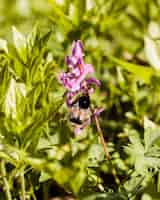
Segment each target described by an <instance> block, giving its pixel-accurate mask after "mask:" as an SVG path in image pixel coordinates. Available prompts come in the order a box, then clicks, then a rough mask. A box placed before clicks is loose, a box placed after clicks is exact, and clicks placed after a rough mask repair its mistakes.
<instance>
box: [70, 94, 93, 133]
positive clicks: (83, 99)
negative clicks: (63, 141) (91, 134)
mask: <svg viewBox="0 0 160 200" xmlns="http://www.w3.org/2000/svg"><path fill="white" fill-rule="evenodd" d="M91 116H92V112H91V108H90V97H89V95H87V94H83V95H82V96H80V97H78V98H77V100H75V102H74V103H73V104H72V106H71V108H70V122H71V123H72V125H73V127H74V129H75V130H78V131H82V130H83V129H84V128H85V127H86V126H88V125H89V124H90V122H91Z"/></svg>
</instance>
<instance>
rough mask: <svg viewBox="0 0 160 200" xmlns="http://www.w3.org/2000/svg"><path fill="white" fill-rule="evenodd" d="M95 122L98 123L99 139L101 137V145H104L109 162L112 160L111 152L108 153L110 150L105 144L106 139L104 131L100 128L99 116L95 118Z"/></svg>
mask: <svg viewBox="0 0 160 200" xmlns="http://www.w3.org/2000/svg"><path fill="white" fill-rule="evenodd" d="M95 122H96V126H97V130H98V134H99V137H100V140H101V144H102V146H103V149H104V153H105V155H106V158H107V160H109V159H110V155H109V152H108V149H107V145H106V143H105V140H104V137H103V132H102V129H101V127H100V124H99V120H98V117H97V116H95Z"/></svg>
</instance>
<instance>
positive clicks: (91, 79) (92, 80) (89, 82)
mask: <svg viewBox="0 0 160 200" xmlns="http://www.w3.org/2000/svg"><path fill="white" fill-rule="evenodd" d="M86 82H87V84H88V85H91V84H95V85H97V86H98V87H100V86H101V82H100V81H99V80H98V79H96V78H94V77H90V78H87V79H86Z"/></svg>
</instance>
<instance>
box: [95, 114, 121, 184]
mask: <svg viewBox="0 0 160 200" xmlns="http://www.w3.org/2000/svg"><path fill="white" fill-rule="evenodd" d="M95 122H96V126H97V130H98V133H99V136H100V140H101V144H102V146H103V149H104V152H105V155H106V158H107V160H110V155H109V152H108V149H107V146H106V143H105V140H104V137H103V132H102V129H101V127H100V124H99V120H98V117H97V116H95ZM110 164H111V166H112V174H113V176H114V178H115V181H116V183H117V184H119V183H120V180H119V178H118V176H117V173H116V169H115V168H114V166H113V164H112V162H111V160H110Z"/></svg>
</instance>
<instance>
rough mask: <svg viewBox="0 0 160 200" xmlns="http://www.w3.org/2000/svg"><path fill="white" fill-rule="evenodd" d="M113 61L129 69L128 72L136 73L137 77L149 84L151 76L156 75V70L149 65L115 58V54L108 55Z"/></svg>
mask: <svg viewBox="0 0 160 200" xmlns="http://www.w3.org/2000/svg"><path fill="white" fill-rule="evenodd" d="M107 57H108V58H109V59H110V60H111V61H112V62H114V63H115V64H117V65H118V66H120V67H122V68H123V69H125V70H127V71H128V72H130V73H132V74H133V75H135V78H137V79H139V80H141V81H144V83H147V84H149V83H150V82H151V78H152V76H153V75H154V70H153V69H151V68H149V67H144V66H141V65H137V64H132V63H129V62H126V61H123V60H121V59H118V58H115V57H113V56H107Z"/></svg>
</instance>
